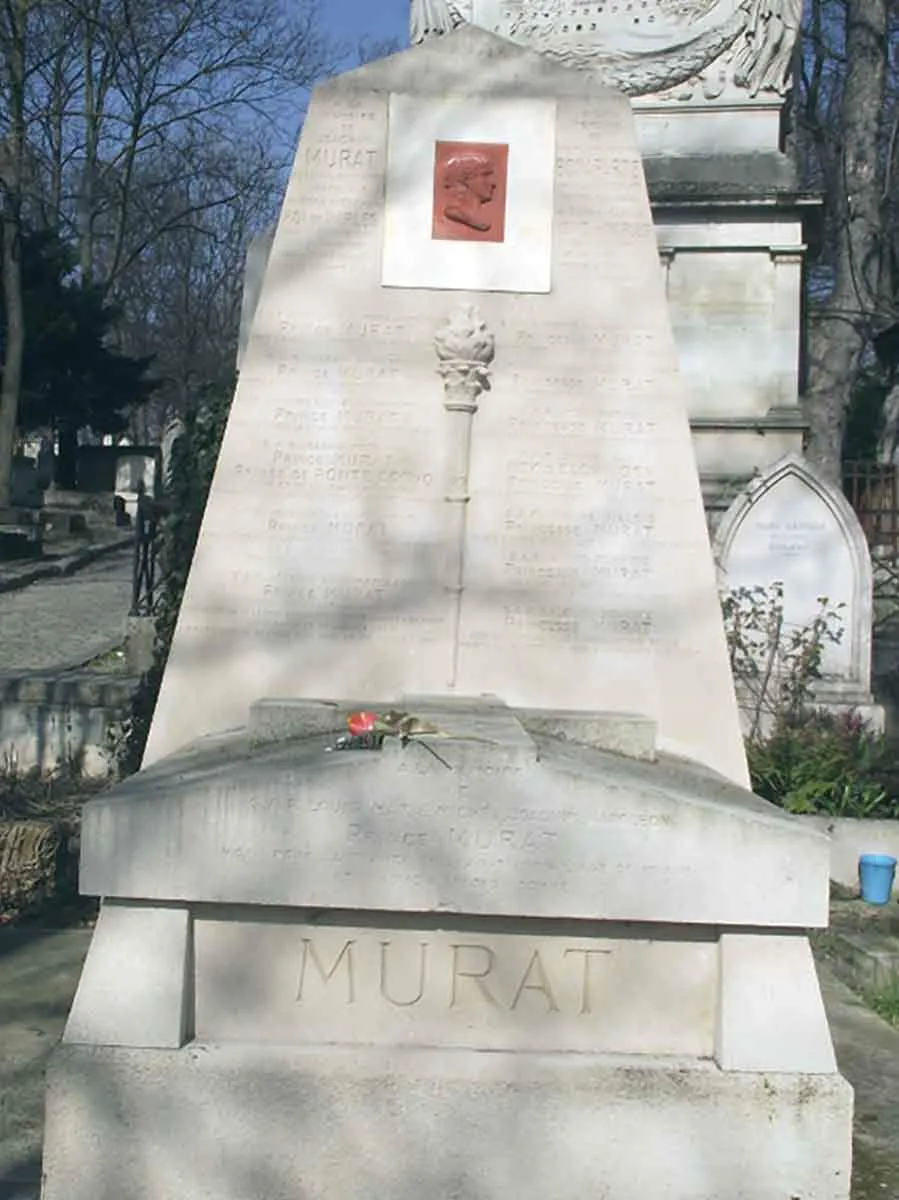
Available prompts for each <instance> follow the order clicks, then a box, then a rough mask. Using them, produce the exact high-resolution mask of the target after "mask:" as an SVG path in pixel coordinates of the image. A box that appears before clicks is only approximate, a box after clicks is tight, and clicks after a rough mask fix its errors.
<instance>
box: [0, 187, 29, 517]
mask: <svg viewBox="0 0 899 1200" xmlns="http://www.w3.org/2000/svg"><path fill="white" fill-rule="evenodd" d="M13 208H14V206H13V203H12V201H11V200H10V199H9V198H8V197H7V198H6V200H5V202H4V203H3V214H2V219H0V225H2V230H0V255H2V260H3V306H4V309H5V311H6V328H5V330H4V334H5V343H6V352H5V355H4V359H3V382H2V387H0V508H8V507H9V505H10V501H11V499H12V495H11V488H12V459H13V451H14V449H15V438H16V421H17V418H18V415H19V392H20V390H21V386H22V359H23V357H24V353H25V317H24V311H23V307H24V306H23V303H22V260H21V253H20V237H19V222H18V219H17V216H16V213H15V212H14V211H13Z"/></svg>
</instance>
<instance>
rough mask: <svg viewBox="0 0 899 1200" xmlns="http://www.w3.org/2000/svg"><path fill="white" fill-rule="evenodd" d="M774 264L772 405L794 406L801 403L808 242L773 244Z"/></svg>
mask: <svg viewBox="0 0 899 1200" xmlns="http://www.w3.org/2000/svg"><path fill="white" fill-rule="evenodd" d="M770 254H771V261H772V263H773V264H774V311H773V312H772V314H771V327H772V331H773V333H774V344H773V346H772V351H771V352H772V354H773V355H774V356H775V361H774V363H773V364H772V371H771V374H772V375H773V376H774V377H775V378H776V380H777V391H778V395H777V399H776V402H775V403H774V404H773V405H772V408H795V407H796V405H797V404H798V403H799V337H800V330H799V321H800V312H801V310H802V264H803V261H804V259H805V246H801V245H794V246H772V247H771V249H770Z"/></svg>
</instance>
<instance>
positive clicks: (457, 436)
mask: <svg viewBox="0 0 899 1200" xmlns="http://www.w3.org/2000/svg"><path fill="white" fill-rule="evenodd" d="M434 347H435V349H436V351H437V359H438V367H437V370H438V373H439V374H440V376H441V378H442V379H443V386H444V400H443V407H444V409H445V410H446V412H447V414H448V423H447V452H446V462H445V467H444V486H445V489H446V491H445V496H444V499H445V501H446V505H447V520H446V547H447V550H446V567H445V571H446V574H445V587H446V590H447V593H448V594H449V596H450V599H451V604H452V614H453V616H452V621H453V636H452V643H451V644H452V664H451V669H450V678H449V680H448V684H449V686H450V687H455V686H456V679H457V676H458V666H459V628H460V624H461V619H462V595H463V593H464V591H465V532H466V527H467V523H468V505H469V502H470V501H471V496H470V495H469V490H468V487H469V474H470V470H471V436H472V429H473V425H474V417H475V413H476V412H477V411H478V400H479V399H480V396H481V393H482V392H489V391H490V364H491V363H492V362H493V357H494V354H495V351H496V344H495V340H494V337H493V334H492V333H491V332H490V330H489V329H488V328H487V325H486V323H485V322H484V321H483V320H482V319H481V316H480V314H479V313H478V311H477V309H476V308H475V307H474V305H466V306H465V307H464V308H461V309H459V310H458V311H457V312H456V313H454V314H453V315H452V316H451V317H450V319H449V320H448V321H447V323H446V325H444V326H443V327H442V328H441V329H440V330H439V331H438V333H437V336H436V337H435V339H434Z"/></svg>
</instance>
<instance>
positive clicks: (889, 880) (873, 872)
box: [858, 854, 896, 904]
mask: <svg viewBox="0 0 899 1200" xmlns="http://www.w3.org/2000/svg"><path fill="white" fill-rule="evenodd" d="M895 875H896V860H895V858H893V856H892V855H891V854H863V855H862V856H861V857H860V858H859V860H858V881H859V886H860V887H861V893H862V900H864V901H865V902H866V903H867V904H889V902H890V893H891V892H892V890H893V879H894V878H895Z"/></svg>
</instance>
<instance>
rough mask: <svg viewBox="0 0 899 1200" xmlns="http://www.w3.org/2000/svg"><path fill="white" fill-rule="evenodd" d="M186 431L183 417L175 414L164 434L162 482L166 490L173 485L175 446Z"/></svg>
mask: <svg viewBox="0 0 899 1200" xmlns="http://www.w3.org/2000/svg"><path fill="white" fill-rule="evenodd" d="M185 433H186V427H185V424H184V421H183V420H182V419H181V417H178V416H175V417H172V419H171V420H170V421H169V422H168V424H167V425H166V427H165V431H164V433H163V435H162V444H161V446H160V451H161V462H160V483H161V485H162V487H163V489H165V490H168V488H170V487H171V486H172V455H173V454H174V452H175V446H176V445H177V444H178V442H180V441H181V439H182V438H183V437H184V436H185Z"/></svg>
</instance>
